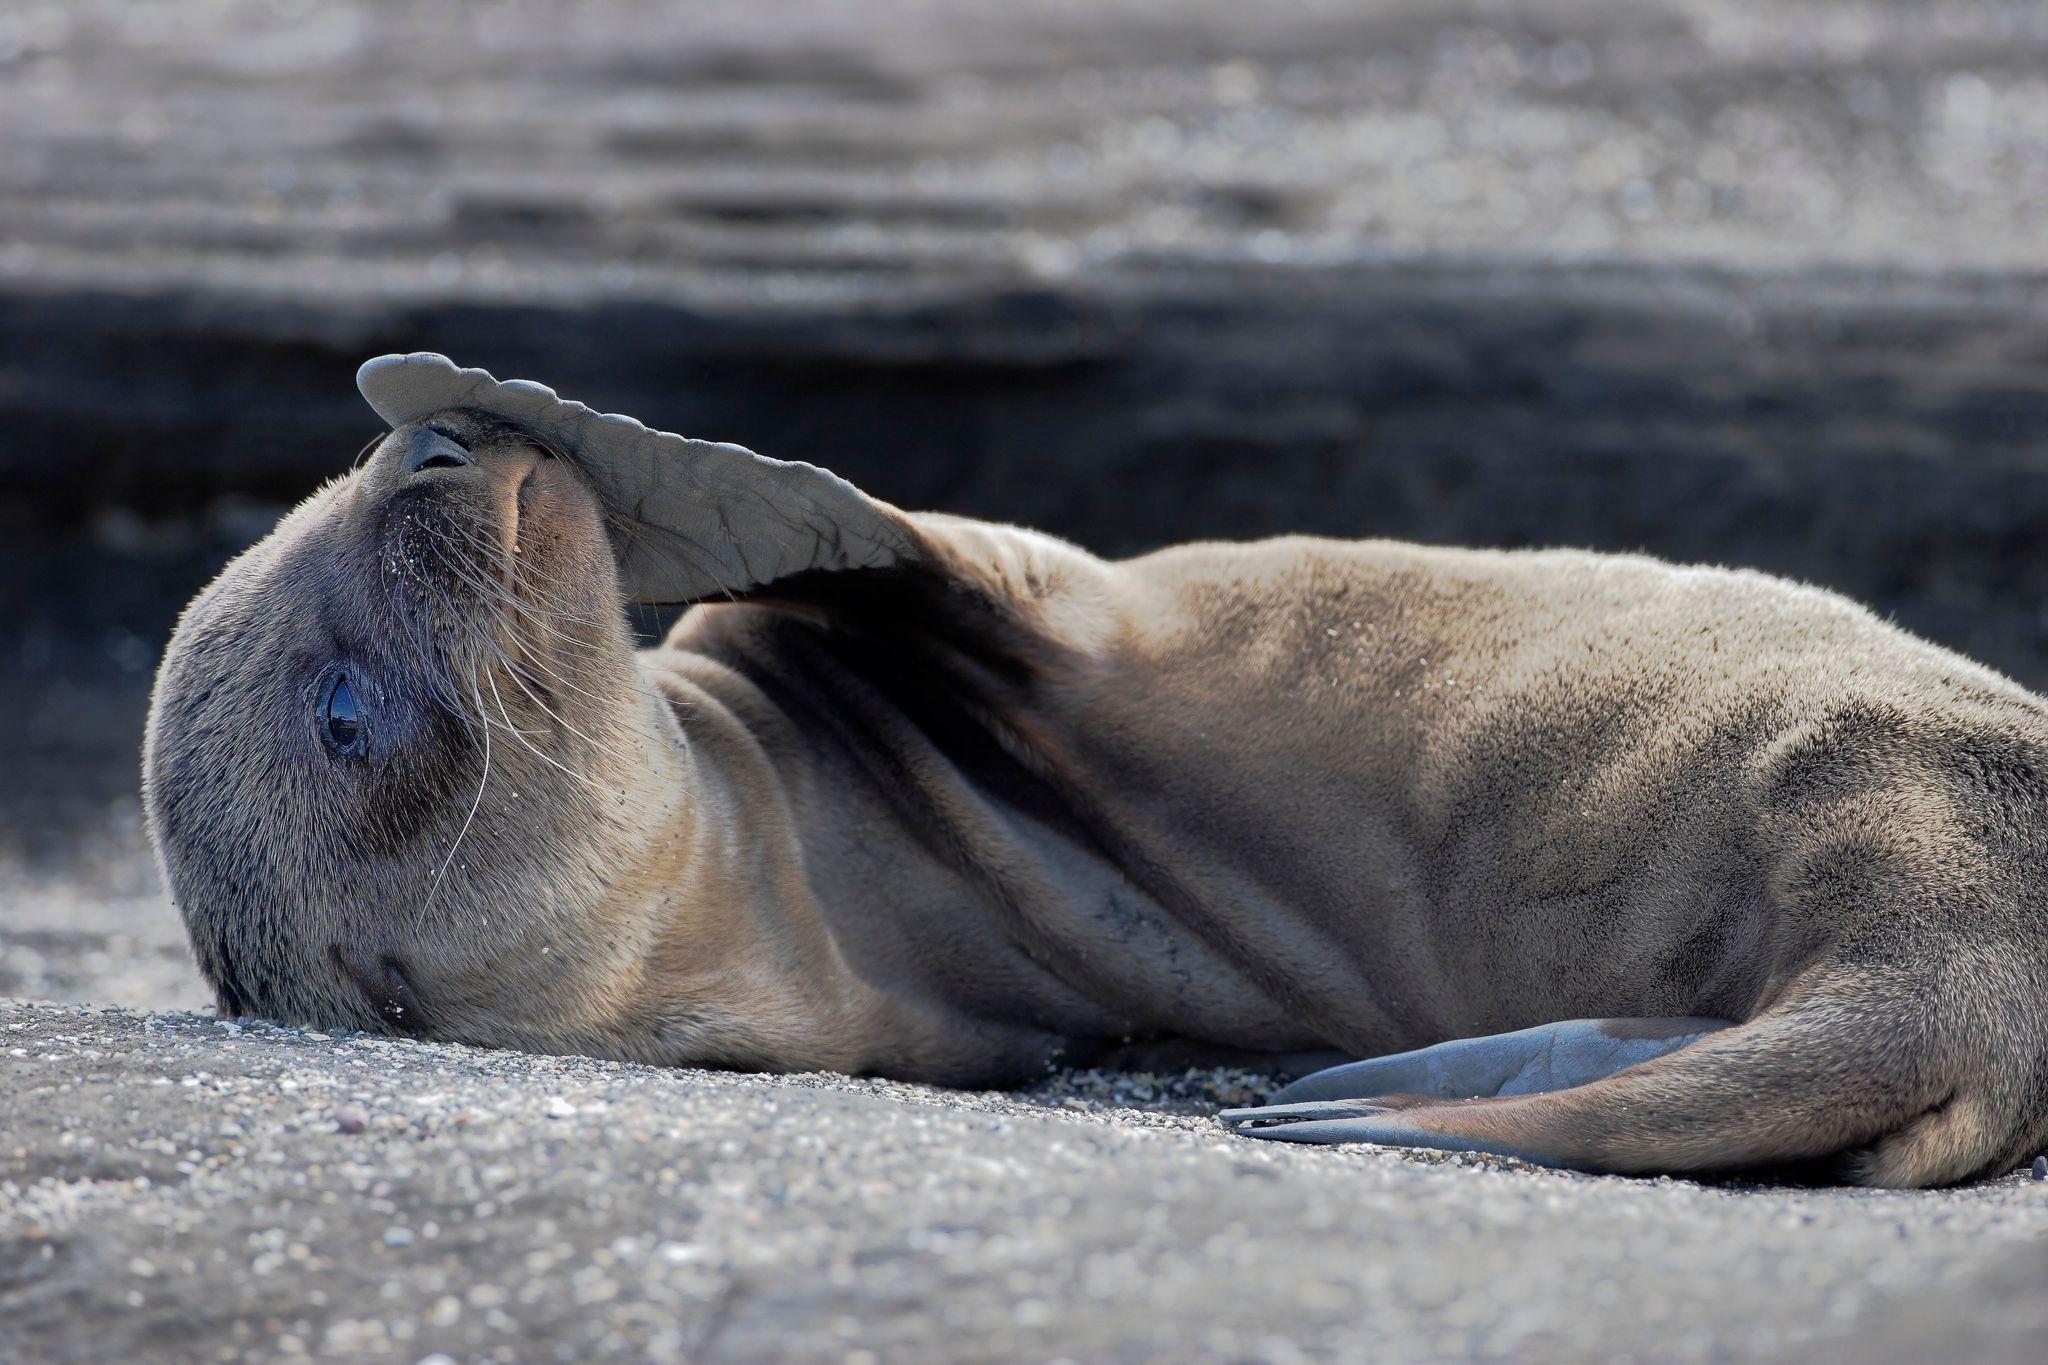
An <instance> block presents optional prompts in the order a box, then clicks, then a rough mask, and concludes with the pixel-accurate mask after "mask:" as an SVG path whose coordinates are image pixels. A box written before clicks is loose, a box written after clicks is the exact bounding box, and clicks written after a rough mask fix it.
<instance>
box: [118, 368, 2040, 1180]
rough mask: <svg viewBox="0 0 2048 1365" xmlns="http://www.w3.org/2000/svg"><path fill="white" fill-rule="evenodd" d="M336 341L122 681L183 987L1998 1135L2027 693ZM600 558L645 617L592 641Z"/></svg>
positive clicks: (1620, 584) (884, 1053)
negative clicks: (1119, 523)
mask: <svg viewBox="0 0 2048 1365" xmlns="http://www.w3.org/2000/svg"><path fill="white" fill-rule="evenodd" d="M360 384H361V386H362V388H363V391H364V393H365V395H366V396H367V397H368V398H369V399H370V401H371V402H372V404H373V406H374V407H375V408H376V409H377V411H378V412H379V413H380V414H382V415H383V416H384V418H385V419H386V420H387V421H389V422H390V423H391V425H392V427H393V430H392V431H391V433H390V435H389V436H387V437H386V438H384V439H383V441H382V442H381V443H380V444H379V445H378V446H377V448H376V450H375V452H374V453H373V454H372V455H370V456H369V458H368V460H367V461H366V462H365V463H363V464H362V466H361V467H360V468H358V469H356V470H354V471H352V472H350V473H348V474H347V475H345V476H343V477H341V478H339V479H337V480H336V481H334V482H332V483H330V484H329V485H327V486H326V487H324V488H323V489H321V490H320V491H319V492H317V493H315V494H314V495H313V496H312V497H311V498H309V499H308V500H307V501H306V502H305V503H304V504H303V505H301V506H300V507H299V508H297V509H296V510H295V511H293V512H292V513H291V514H290V515H289V516H287V517H286V518H285V519H284V520H283V521H282V522H281V523H280V524H279V526H278V527H277V529H276V530H275V531H274V532H273V533H272V534H271V535H270V536H269V537H267V538H266V539H264V540H263V541H262V542H260V543H259V544H257V545H256V546H255V547H254V548H252V549H250V550H249V551H247V552H246V553H245V554H243V555H242V556H241V557H240V558H238V559H236V560H235V561H234V562H233V563H231V564H230V565H229V566H228V567H227V568H226V569H225V570H224V571H223V572H222V573H221V575H220V577H219V578H218V579H217V580H216V581H215V582H214V583H213V584H212V585H211V586H209V587H208V588H207V589H206V590H205V591H203V592H202V593H201V594H200V595H199V597H198V598H197V599H196V600H195V601H194V602H193V603H192V604H191V606H190V607H189V608H188V609H187V611H186V612H185V614H184V616H183V618H182V619H181V621H180V622H179V624H178V627H177V630H176V633H175V634H174V636H173V637H172V640H171V642H170V646H169V648H168V650H167V652H166V655H165V658H164V662H163V665H162V668H161V670H160V672H159V675H158V678H157V684H156V689H155V694H154V697H153V699H152V704H151V710H150V721H149V733H148V740H147V744H146V749H145V754H144V794H145V799H146V804H147V810H148V817H149V827H150V831H151V835H152V838H153V840H154V844H155V847H156V849H157V852H158V855H159V858H160V860H161V865H162V868H163V871H164V874H165V877H166V880H167V883H168V885H169V886H170V888H171V891H172V894H173V896H174V897H175V899H176V901H177V904H178V905H179V907H180V909H181V911H182V913H183V915H184V917H185V921H186V924H187V926H188V929H189V931H190V934H191V939H192V943H193V947H194V950H195V953H196V956H197V958H198V961H199V964H200V966H201V968H202V969H203V971H204V972H205V974H206V976H207V978H208V979H209V980H210V981H211V982H212V984H213V986H214V988H215V990H216V992H217V993H218V997H219V1003H220V1008H221V1009H222V1010H223V1011H224V1012H226V1013H231V1014H245V1013H254V1014H262V1015H267V1016H270V1017H273V1018H277V1019H282V1020H291V1021H303V1022H308V1023H317V1024H322V1025H344V1026H354V1027H359V1028H368V1029H382V1030H388V1031H402V1032H408V1033H413V1034H417V1035H421V1036H426V1037H434V1038H448V1039H461V1040H467V1041H471V1042H477V1043H484V1044H496V1045H506V1046H513V1047H522V1048H529V1049H536V1050H544V1051H560V1052H567V1051H573V1052H585V1053H594V1054H599V1055H605V1056H612V1057H621V1058H634V1059H640V1060H643V1061H649V1062H656V1063H705V1064H715V1065H720V1066H728V1067H741V1068H761V1069H811V1068H829V1069H834V1070H839V1071H847V1072H869V1073H882V1074H887V1075H892V1076H897V1077H904V1078H910V1079H920V1080H929V1081H936V1082H942V1083H947V1084H975V1085H980V1084H1001V1083H1007V1082H1013V1081H1016V1080H1019V1079H1021V1078H1023V1077H1026V1076H1028V1075H1031V1074H1034V1073H1036V1072H1039V1071H1041V1070H1042V1069H1043V1068H1044V1067H1046V1066H1047V1065H1049V1064H1051V1063H1053V1062H1055V1061H1057V1060H1059V1059H1061V1058H1072V1057H1081V1056H1085V1055H1087V1054H1089V1053H1090V1052H1091V1051H1097V1050H1100V1049H1103V1048H1107V1047H1112V1046H1115V1045H1117V1044H1119V1043H1121V1042H1123V1041H1127V1040H1134V1039H1135V1040H1140V1041H1143V1040H1169V1041H1171V1040H1179V1041H1181V1042H1184V1043H1188V1044H1202V1045H1209V1046H1215V1047H1220V1048H1232V1049H1238V1050H1241V1051H1246V1052H1252V1053H1261V1054H1275V1055H1277V1054H1283V1053H1296V1052H1301V1051H1306V1050H1314V1049H1334V1050H1336V1051H1338V1052H1340V1053H1342V1054H1345V1055H1349V1056H1354V1057H1372V1056H1376V1055H1378V1054H1385V1053H1397V1052H1400V1051H1401V1050H1403V1049H1407V1050H1410V1051H1409V1052H1408V1053H1407V1054H1406V1055H1399V1056H1395V1057H1392V1058H1383V1059H1382V1060H1379V1061H1370V1062H1362V1063H1354V1064H1352V1065H1351V1066H1349V1067H1345V1068H1340V1069H1338V1070H1335V1071H1329V1072H1324V1073H1322V1074H1321V1075H1319V1076H1316V1077H1311V1078H1309V1079H1308V1080H1306V1081H1303V1082H1301V1083H1300V1086H1299V1087H1298V1088H1297V1089H1296V1091H1295V1092H1294V1093H1292V1094H1289V1095H1285V1096H1283V1097H1282V1098H1283V1100H1284V1101H1286V1102H1285V1103H1283V1104H1282V1105H1281V1106H1279V1107H1277V1108H1268V1109H1260V1110H1252V1111H1240V1112H1236V1113H1232V1114H1230V1115H1227V1116H1226V1119H1227V1120H1228V1121H1229V1122H1231V1123H1233V1124H1235V1125H1238V1126H1239V1127H1240V1128H1241V1130H1242V1131H1245V1132H1247V1133H1250V1134H1252V1135H1255V1136H1268V1137H1278V1138H1283V1139H1288V1140H1301V1141H1354V1140H1356V1141H1373V1142H1386V1143H1394V1144H1410V1145H1422V1146H1435V1147H1450V1148H1469V1149H1477V1150H1486V1151H1496V1152H1508V1153H1514V1154H1517V1155H1521V1156H1524V1157H1527V1158H1530V1159H1532V1160H1537V1161H1544V1162H1550V1163H1554V1164H1559V1165H1569V1166H1576V1167H1581V1168H1585V1169H1590V1170H1599V1171H1615V1172H1659V1171H1714V1170H1730V1169H1739V1168H1746V1167H1754V1166H1758V1165H1766V1164H1774V1163H1788V1162H1796V1161H1805V1160H1816V1159H1825V1160H1829V1161H1835V1162H1839V1163H1840V1169H1841V1171H1842V1173H1843V1175H1844V1177H1845V1178H1848V1179H1852V1180H1858V1181H1863V1182H1867V1183H1870V1184H1883V1185H1927V1184H1937V1183H1943V1182H1950V1181H1955V1180H1959V1179H1963V1178H1966V1177H1969V1176H1972V1175H1975V1174H1980V1173H1984V1172H1989V1171H1998V1170H2003V1169H2006V1168H2008V1167H2010V1166H2012V1165H2014V1164H2016V1163H2017V1162H2019V1161H2020V1160H2022V1159H2023V1158H2024V1157H2026V1156H2027V1155H2030V1154H2031V1153H2032V1152H2033V1151H2034V1150H2035V1149H2036V1148H2037V1147H2038V1146H2039V1145H2041V1143H2042V1141H2043V1139H2044V1137H2048V1023H2044V1021H2048V876H2044V869H2048V857H2044V855H2048V708H2044V703H2043V701H2042V700H2041V699H2040V698H2038V697H2036V696H2034V695H2032V694H2031V693H2029V692H2027V691H2026V690H2024V689H2022V688H2021V687H2019V686H2017V685H2016V684H2014V683H2012V682H2011V681H2009V680H2007V679H2005V678H2003V677H2001V676H1999V675H1998V674H1996V673H1994V672H1992V671H1991V670H1989V669H1987V668H1983V667H1981V666H1979V665H1977V664H1974V663H1972V662H1970V661H1968V660H1967V659H1964V658H1961V657H1959V656H1957V655H1955V654H1953V653H1950V652H1949V651H1947V650H1944V649H1939V648H1937V647H1935V646H1933V645H1931V644H1928V643H1925V642H1923V641H1921V640H1918V639H1915V638H1914V637H1912V636H1911V635H1908V634H1907V633H1905V632H1904V631H1901V630H1898V629H1896V628H1894V627H1892V626H1890V625H1887V624H1885V623H1884V622H1882V621H1880V620H1878V619H1877V618H1876V617H1874V616H1872V615H1871V614H1870V613H1869V612H1867V611H1865V610H1863V609H1862V608H1860V607H1858V606H1856V605H1854V604H1852V603H1850V602H1848V601H1846V600H1844V599H1843V598H1841V597H1838V596H1835V595H1833V594H1831V593H1827V592H1823V591H1819V590H1816V589H1814V588H1810V587H1803V586H1800V585H1797V584H1793V583H1788V582H1783V581H1780V580H1776V579H1772V578H1769V577H1766V576H1763V575H1760V574H1756V573H1749V572H1740V571H1728V570H1723V569H1713V568H1682V567H1675V566H1672V565H1668V564H1664V563H1659V562H1657V561H1654V560H1651V559H1647V558H1643V557H1639V556H1603V555H1595V554H1588V553H1578V552H1572V551H1540V552H1539V551H1516V552H1495V551H1467V550H1452V549H1434V548H1426V547H1422V546H1416V545H1405V544H1398V543H1393V542H1387V541H1370V542H1356V543H1347V542H1340V541H1331V540H1316V539H1305V538H1298V537H1293V538H1286V539H1279V540H1269V541H1264V542H1260V543H1256V544H1201V545H1188V546H1182V547H1179V548H1175V549H1168V550H1163V551H1160V552H1157V553H1154V554H1149V555H1145V556H1142V557H1139V558H1136V559H1131V560H1126V561H1122V562H1115V563H1112V562H1108V561H1105V560H1102V559H1099V558H1096V557H1094V556H1092V555H1090V554H1087V553H1085V552H1083V551H1082V550H1080V549H1078V548H1076V547H1074V546H1072V545H1069V544H1065V543H1063V542H1061V541H1059V540H1056V539H1053V538H1051V537H1049V536H1045V535H1040V534H1037V533H1034V532H1031V531H1025V530H1019V529H1015V528H1011V527H1006V526H997V525H989V524H983V523H979V522H974V521H968V520H963V519H960V518H956V517H950V516H944V515H938V514H929V513H907V512H903V511H899V510H897V509H896V508H893V507H890V506H888V505H886V504H884V503H881V502H879V501H876V500H874V499H871V498H868V497H866V496H865V495H863V494H861V493H860V492H859V491H858V490H856V489H854V488H852V487H851V486H850V485H848V484H846V483H844V482H843V481H841V480H838V479H836V478H834V477H833V476H831V475H829V474H827V473H825V472H824V471H822V470H817V469H814V468H811V467H810V466H807V465H797V464H786V463H783V462H779V461H773V460H767V459H764V458H762V457H760V456H757V455H754V454H752V453H751V452H748V451H746V450H743V449H741V448H739V447H736V446H725V445H714V444H710V443H705V442H691V441H686V440H684V439H683V438H680V437H676V436H671V435H668V434H666V433H660V432H649V431H647V430H646V429H645V428H643V427H641V426H640V425H639V424H638V423H635V422H632V421H631V420H630V419H626V418H621V417H616V416H611V415H605V414H598V413H593V412H591V411H590V410H588V409H586V408H584V407H582V406H581V405H580V404H574V403H568V402H565V401H563V400H560V399H558V398H557V397H556V396H555V394H554V393H553V392H552V391H551V390H548V389H546V388H544V387H541V386H539V385H533V384H523V383H518V382H514V383H506V384H501V383H499V382H498V381H496V380H494V379H492V378H491V376H489V375H488V374H486V373H484V372H483V371H480V370H458V369H457V368H456V367H455V366H453V365H452V364H450V363H449V362H448V361H446V360H444V359H443V358H441V357H439V356H431V355H425V354H420V355H413V356H391V357H383V358H381V359H379V360H376V361H372V362H371V363H370V364H368V365H366V366H364V368H363V371H362V374H361V376H360ZM622 597H624V598H631V599H636V600H641V601H662V602H678V603H680V602H692V603H696V604H697V605H695V606H692V607H691V608H690V610H688V611H687V612H686V613H685V614H684V615H683V616H682V617H681V618H680V619H679V620H678V622H677V623H676V625H675V627H674V629H673V630H672V631H670V632H669V634H668V637H667V639H666V640H665V641H664V642H663V643H662V645H661V646H660V647H659V648H657V649H653V650H649V651H646V652H638V653H636V652H635V650H634V648H633V646H632V641H631V638H630V636H629V634H628V631H627V629H626V626H625V624H624V621H623V614H622V612H621V609H620V602H621V599H622ZM1417 1049H1426V1050H1425V1051H1419V1052H1418V1051H1414V1050H1417Z"/></svg>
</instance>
